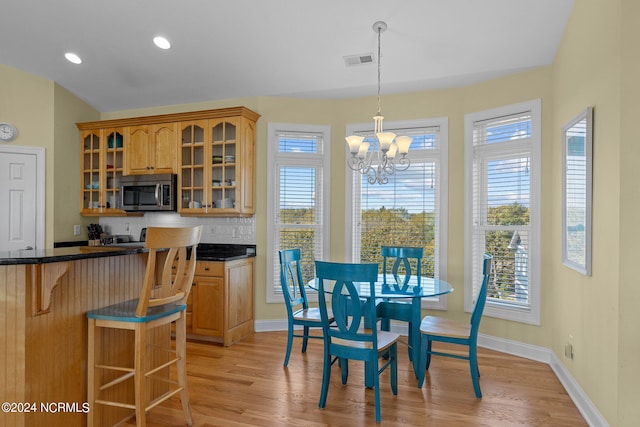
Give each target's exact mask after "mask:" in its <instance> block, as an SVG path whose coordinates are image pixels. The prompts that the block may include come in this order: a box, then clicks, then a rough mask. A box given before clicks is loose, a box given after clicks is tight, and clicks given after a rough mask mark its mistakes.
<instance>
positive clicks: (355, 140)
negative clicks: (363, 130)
mask: <svg viewBox="0 0 640 427" xmlns="http://www.w3.org/2000/svg"><path fill="white" fill-rule="evenodd" d="M345 139H346V140H347V144H348V145H349V151H350V152H351V154H354V155H355V154H358V151H359V150H360V144H362V141H363V140H364V136H358V135H351V136H348V137H346V138H345Z"/></svg>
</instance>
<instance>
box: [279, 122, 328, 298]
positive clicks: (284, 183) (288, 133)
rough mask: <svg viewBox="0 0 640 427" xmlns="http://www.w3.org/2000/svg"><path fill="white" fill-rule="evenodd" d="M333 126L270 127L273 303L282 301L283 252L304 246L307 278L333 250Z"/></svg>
mask: <svg viewBox="0 0 640 427" xmlns="http://www.w3.org/2000/svg"><path fill="white" fill-rule="evenodd" d="M325 141H331V136H330V130H329V127H328V126H305V125H294V124H283V123H269V147H268V156H269V168H270V170H269V173H268V183H267V184H268V188H269V192H270V194H269V197H268V203H267V206H268V214H267V221H268V227H269V228H270V230H272V232H269V233H267V246H268V247H269V248H272V249H271V250H268V251H267V265H268V266H271V267H270V268H268V271H270V274H269V278H268V279H267V286H268V291H267V302H282V291H281V289H280V270H279V269H280V260H279V259H278V251H279V250H280V249H291V248H300V250H301V253H302V263H301V264H302V270H303V279H304V280H305V281H308V280H311V279H312V278H313V277H314V264H313V261H314V259H316V258H317V259H327V250H328V248H329V244H328V238H329V214H328V213H329V210H328V209H329V206H328V201H329V181H328V179H329V176H328V173H326V171H328V162H329V144H325Z"/></svg>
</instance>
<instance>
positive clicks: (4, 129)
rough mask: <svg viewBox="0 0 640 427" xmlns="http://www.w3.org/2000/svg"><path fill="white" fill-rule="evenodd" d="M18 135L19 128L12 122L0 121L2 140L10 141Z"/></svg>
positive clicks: (0, 138)
mask: <svg viewBox="0 0 640 427" xmlns="http://www.w3.org/2000/svg"><path fill="white" fill-rule="evenodd" d="M17 136H18V129H16V127H15V126H14V125H12V124H11V123H0V141H2V142H10V141H13V140H14V139H16V137H17Z"/></svg>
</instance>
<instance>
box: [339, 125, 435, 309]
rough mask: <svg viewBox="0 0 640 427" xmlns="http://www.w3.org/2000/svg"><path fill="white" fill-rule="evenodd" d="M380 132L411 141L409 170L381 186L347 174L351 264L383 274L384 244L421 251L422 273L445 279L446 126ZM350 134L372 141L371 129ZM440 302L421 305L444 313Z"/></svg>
mask: <svg viewBox="0 0 640 427" xmlns="http://www.w3.org/2000/svg"><path fill="white" fill-rule="evenodd" d="M420 125H422V126H420ZM385 131H389V132H394V133H396V134H397V135H407V136H411V137H412V138H413V142H412V143H411V148H410V150H409V156H410V159H411V165H410V166H409V168H408V169H406V170H404V171H396V172H395V173H394V174H393V175H391V176H389V182H388V183H387V184H383V185H380V184H369V183H368V181H367V176H366V175H361V174H360V173H359V172H354V171H351V170H350V169H348V172H349V173H350V175H351V178H352V185H351V187H352V188H351V192H350V194H349V195H348V197H350V200H349V204H350V205H351V221H350V224H351V231H352V233H351V239H350V240H351V248H350V249H351V255H352V259H353V261H354V262H375V263H378V264H379V266H380V269H382V257H381V255H380V250H381V247H382V246H383V245H391V246H416V247H422V248H423V249H424V258H423V260H422V274H423V275H425V276H431V277H440V278H443V279H444V277H443V274H444V272H446V264H445V263H446V237H445V236H446V206H447V203H446V165H447V162H446V159H447V144H446V142H447V121H446V119H438V120H430V121H424V122H421V123H414V125H413V126H405V127H401V126H394V124H393V123H390V124H387V125H386V126H385ZM355 133H359V134H360V135H362V136H365V140H371V139H372V138H373V130H372V129H369V130H361V131H359V132H358V131H356V132H355ZM443 212H444V213H443ZM443 215H444V222H443ZM443 251H444V252H443ZM445 301H446V299H445V298H433V299H431V301H428V302H427V304H426V306H429V304H431V308H445V305H444V303H445Z"/></svg>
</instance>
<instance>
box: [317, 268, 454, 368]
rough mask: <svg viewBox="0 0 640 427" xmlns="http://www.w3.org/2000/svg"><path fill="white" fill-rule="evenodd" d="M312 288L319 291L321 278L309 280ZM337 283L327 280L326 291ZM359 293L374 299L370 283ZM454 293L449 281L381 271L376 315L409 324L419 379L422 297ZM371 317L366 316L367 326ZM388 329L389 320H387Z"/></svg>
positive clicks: (376, 287) (378, 282) (377, 282)
mask: <svg viewBox="0 0 640 427" xmlns="http://www.w3.org/2000/svg"><path fill="white" fill-rule="evenodd" d="M307 285H308V287H309V288H310V289H313V290H316V291H317V290H318V289H319V286H318V279H317V278H315V279H312V280H310V281H309V282H308V283H307ZM333 285H334V283H325V284H324V291H325V292H326V293H332V291H333ZM357 289H358V292H359V296H360V297H362V298H365V299H367V302H370V301H371V297H372V295H371V291H370V287H369V283H361V284H360V286H358V287H357ZM451 292H453V287H452V286H451V285H450V284H449V283H448V282H446V281H444V280H440V279H435V278H433V277H426V276H418V277H416V276H412V277H410V278H409V279H408V280H406V279H405V278H404V277H395V276H394V275H392V274H386V275H384V274H380V275H378V280H377V281H376V284H375V295H373V298H374V299H375V301H376V314H377V316H378V317H379V318H381V319H386V320H399V321H404V322H408V323H409V338H408V346H409V358H410V359H411V361H412V364H413V371H414V374H415V375H416V378H418V367H417V366H416V362H417V361H418V360H420V321H421V316H422V300H423V299H426V298H433V297H437V296H439V295H444V294H448V293H451ZM368 325H370V320H369V319H365V327H368ZM384 325H385V323H383V328H384V329H387V327H388V325H389V323H388V322H386V325H387V327H385V326H384Z"/></svg>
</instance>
